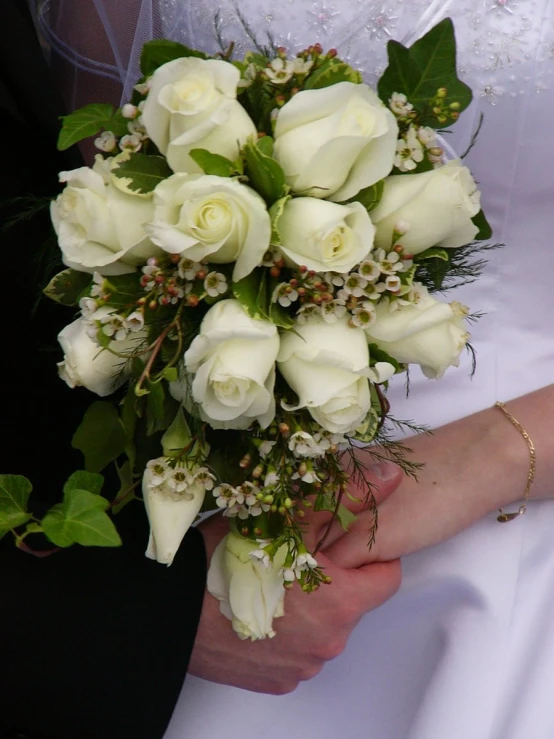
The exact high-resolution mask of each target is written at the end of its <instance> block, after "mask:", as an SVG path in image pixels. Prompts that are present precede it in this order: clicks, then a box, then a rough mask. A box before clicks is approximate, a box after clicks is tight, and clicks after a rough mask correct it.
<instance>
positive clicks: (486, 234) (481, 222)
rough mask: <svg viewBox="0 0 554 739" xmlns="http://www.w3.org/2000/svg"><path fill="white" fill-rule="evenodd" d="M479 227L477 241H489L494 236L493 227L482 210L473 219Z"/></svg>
mask: <svg viewBox="0 0 554 739" xmlns="http://www.w3.org/2000/svg"><path fill="white" fill-rule="evenodd" d="M471 220H472V221H473V223H474V224H475V225H476V226H477V228H478V229H479V233H478V234H477V236H476V237H475V240H476V241H488V240H489V239H490V238H491V237H492V228H491V227H490V224H489V222H488V221H487V217H486V216H485V214H484V212H483V211H482V210H480V211H479V213H477V215H476V216H475V217H474V218H472V219H471Z"/></svg>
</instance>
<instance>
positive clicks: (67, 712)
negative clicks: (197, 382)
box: [0, 0, 206, 739]
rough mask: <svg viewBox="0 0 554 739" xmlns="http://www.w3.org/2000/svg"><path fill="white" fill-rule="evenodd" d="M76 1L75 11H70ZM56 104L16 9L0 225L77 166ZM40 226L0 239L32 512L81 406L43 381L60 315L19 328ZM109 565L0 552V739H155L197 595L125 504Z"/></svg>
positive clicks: (8, 453) (4, 90)
mask: <svg viewBox="0 0 554 739" xmlns="http://www.w3.org/2000/svg"><path fill="white" fill-rule="evenodd" d="M79 1H84V0H79ZM60 110H61V103H60V100H59V96H58V94H57V91H56V90H55V89H54V86H53V84H52V81H51V79H50V76H49V70H48V67H47V64H46V63H45V61H44V58H43V55H42V52H41V49H40V47H39V44H38V42H37V39H36V36H35V33H34V29H33V26H32V23H31V22H30V18H29V15H28V12H27V10H26V7H25V3H24V2H23V1H22V0H21V1H20V0H1V2H0V140H1V141H2V151H1V154H0V202H1V203H2V204H3V206H4V208H3V210H2V211H0V220H1V219H2V217H5V216H6V214H7V213H9V212H12V213H13V212H15V211H16V210H17V208H18V207H19V206H18V205H15V206H14V205H8V206H7V207H6V201H7V200H8V199H11V198H13V197H15V196H21V195H29V194H33V195H36V196H51V195H53V194H55V193H56V191H57V172H58V171H60V170H62V169H71V168H73V167H76V166H80V164H81V163H80V160H79V156H78V154H75V153H67V152H66V153H64V154H60V153H59V152H57V151H56V148H55V142H56V137H57V131H58V126H59V122H58V115H59V111H60ZM48 232H49V223H48V214H47V212H45V213H44V214H43V216H42V217H38V218H34V219H33V220H32V221H30V222H25V223H21V224H19V225H17V226H16V227H14V228H12V229H10V230H9V231H6V232H3V233H2V232H0V263H1V264H2V269H1V272H2V274H3V276H2V279H1V289H0V296H1V301H0V305H1V306H2V311H1V314H0V315H1V321H0V398H1V400H0V418H1V424H2V431H3V433H2V440H1V442H0V473H19V474H25V475H26V476H27V477H29V478H30V479H31V481H32V482H33V484H34V486H35V490H34V492H33V499H34V500H35V501H38V503H39V505H41V504H42V505H44V504H50V503H53V502H56V500H57V499H58V497H59V491H60V490H61V487H62V485H63V482H64V480H65V479H66V478H67V476H68V475H69V473H70V472H71V471H73V470H74V469H77V468H79V466H80V464H81V460H80V457H79V456H74V455H75V454H76V453H75V452H74V451H73V450H72V449H71V445H70V441H71V436H72V434H73V431H74V430H75V428H76V426H77V425H78V423H79V421H80V418H81V417H82V414H83V411H84V409H85V407H86V406H87V405H88V403H89V402H90V396H89V395H88V394H87V393H85V392H84V391H83V392H81V391H71V390H69V388H67V387H66V386H65V384H64V383H63V382H62V381H61V380H59V379H58V377H57V373H56V366H55V363H56V361H57V360H58V359H59V355H57V354H56V353H55V351H53V349H54V348H55V346H56V334H57V333H58V331H59V330H60V329H61V328H62V327H63V326H64V325H66V324H67V323H68V322H69V321H71V320H72V312H71V311H67V310H66V309H64V308H61V307H60V306H58V305H55V304H53V303H50V302H49V301H43V303H42V304H41V305H40V307H39V310H38V311H37V312H36V314H35V315H34V316H31V307H32V305H33V303H34V300H35V297H36V292H37V284H36V263H37V259H38V258H39V256H40V255H39V252H40V249H41V247H42V244H43V242H44V241H45V239H46V238H47V236H48ZM116 523H117V526H118V529H119V530H120V533H121V535H122V538H123V542H124V545H123V547H122V548H118V549H97V548H80V547H77V546H75V547H72V548H70V549H68V550H65V551H63V552H60V553H57V554H55V555H52V556H50V557H48V558H42V559H39V558H35V557H33V556H30V555H28V554H25V553H23V552H21V551H19V550H17V549H16V548H15V547H14V544H13V538H12V537H11V535H7V536H5V537H4V538H3V539H2V540H1V541H0V739H8V738H10V739H11V737H12V736H16V735H18V734H21V735H25V736H28V737H30V739H115V738H116V737H117V738H118V739H120V738H121V737H129V738H131V737H132V739H161V737H162V736H163V734H164V731H165V728H166V726H167V723H168V721H169V719H170V717H171V714H172V711H173V708H174V705H175V702H176V700H177V697H178V694H179V691H180V688H181V685H182V682H183V679H184V676H185V672H186V668H187V664H188V660H189V657H190V652H191V650H192V645H193V642H194V637H195V633H196V627H197V624H198V620H199V618H200V610H201V604H202V598H203V592H204V586H205V577H206V562H205V551H204V546H203V542H202V537H201V535H200V534H199V533H198V532H197V531H191V532H189V534H188V535H187V537H186V538H185V541H184V542H183V546H182V548H181V550H180V551H179V553H178V555H177V557H176V559H175V562H174V564H173V565H172V566H171V567H170V568H166V567H163V566H162V565H158V564H157V563H155V562H151V561H150V560H147V559H146V558H145V557H144V550H145V548H146V541H147V534H148V531H147V522H146V518H145V514H144V511H143V509H142V507H141V505H140V504H137V503H133V504H131V505H129V506H128V507H127V508H126V509H124V511H123V512H122V513H121V514H120V515H119V516H118V517H117V520H116Z"/></svg>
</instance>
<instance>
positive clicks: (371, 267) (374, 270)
mask: <svg viewBox="0 0 554 739" xmlns="http://www.w3.org/2000/svg"><path fill="white" fill-rule="evenodd" d="M358 274H359V275H360V276H361V277H363V278H364V279H365V280H367V282H375V281H376V280H377V279H378V278H379V275H380V274H381V270H380V269H379V265H378V264H377V262H374V261H373V260H371V259H368V260H366V261H365V262H362V263H361V264H360V265H359V266H358Z"/></svg>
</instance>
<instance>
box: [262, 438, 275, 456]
mask: <svg viewBox="0 0 554 739" xmlns="http://www.w3.org/2000/svg"><path fill="white" fill-rule="evenodd" d="M276 443H277V442H276V441H262V443H261V444H260V447H259V449H258V451H259V453H260V457H261V458H262V459H265V458H266V457H267V455H268V454H271V450H272V449H273V447H274V446H275V444H276Z"/></svg>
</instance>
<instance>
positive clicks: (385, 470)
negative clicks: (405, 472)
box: [367, 462, 398, 482]
mask: <svg viewBox="0 0 554 739" xmlns="http://www.w3.org/2000/svg"><path fill="white" fill-rule="evenodd" d="M367 470H368V472H371V474H372V475H374V476H375V477H376V478H377V479H378V480H381V481H382V482H389V481H390V480H394V478H395V477H396V476H397V475H398V467H397V466H396V465H395V464H393V463H392V462H377V463H376V464H372V465H369V467H368V468H367Z"/></svg>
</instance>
